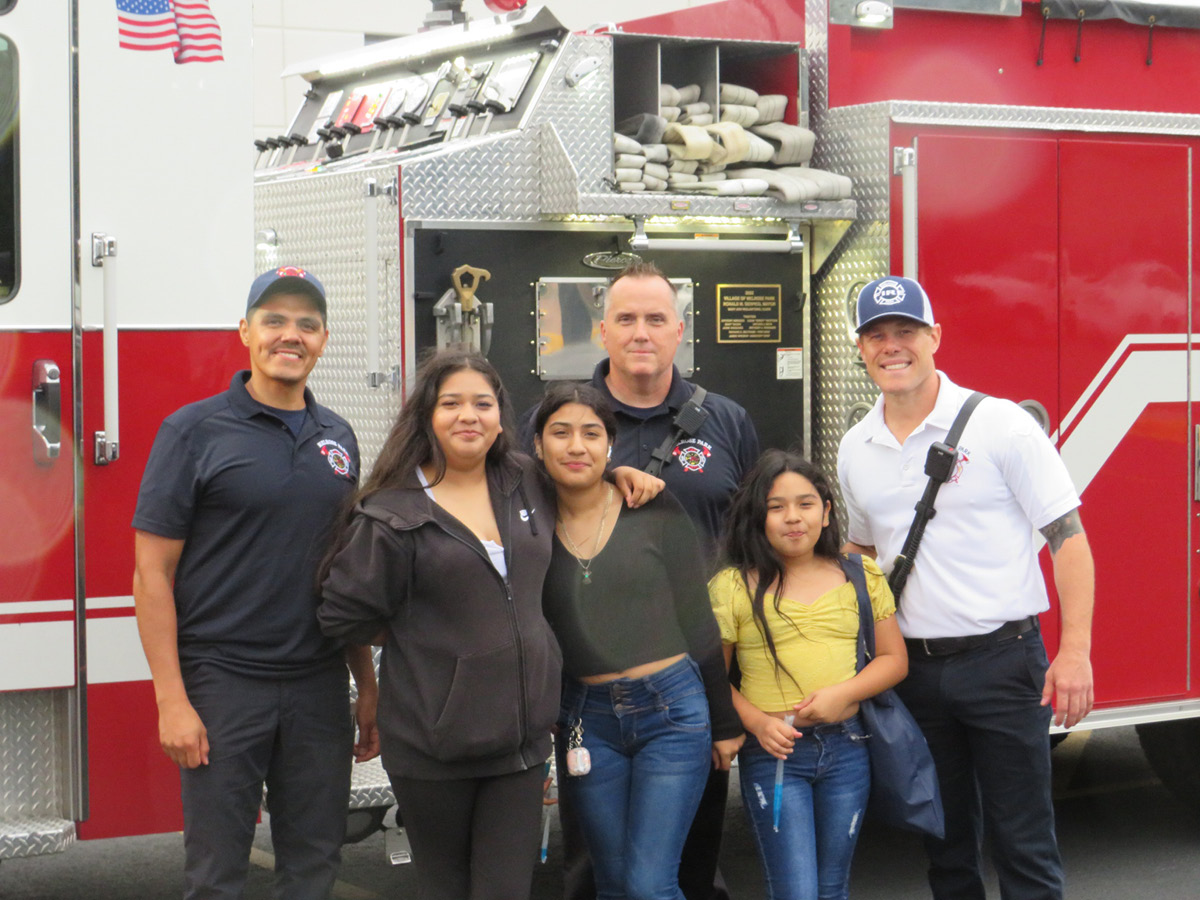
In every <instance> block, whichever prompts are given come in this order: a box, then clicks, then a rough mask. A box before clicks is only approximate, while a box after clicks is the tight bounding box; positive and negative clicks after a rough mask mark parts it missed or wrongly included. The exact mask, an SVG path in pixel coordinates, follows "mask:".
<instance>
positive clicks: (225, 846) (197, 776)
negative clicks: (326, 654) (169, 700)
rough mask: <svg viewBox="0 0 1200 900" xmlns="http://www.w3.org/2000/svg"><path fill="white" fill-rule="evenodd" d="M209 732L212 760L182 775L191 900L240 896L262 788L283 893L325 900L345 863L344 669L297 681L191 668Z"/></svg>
mask: <svg viewBox="0 0 1200 900" xmlns="http://www.w3.org/2000/svg"><path fill="white" fill-rule="evenodd" d="M184 684H185V685H186V687H187V692H188V698H189V699H190V700H191V703H192V706H194V707H195V709H196V712H197V713H198V714H199V716H200V719H201V721H203V722H204V727H205V728H206V729H207V731H208V744H209V763H208V765H206V766H199V767H198V768H195V769H181V770H180V780H181V784H182V793H183V822H184V825H183V841H184V849H185V854H186V862H185V867H184V897H185V900H226V898H228V900H236V898H240V897H241V896H242V888H243V886H244V884H245V881H246V873H247V870H248V868H249V864H250V848H251V844H252V843H253V840H254V828H255V823H256V821H257V818H258V810H259V806H260V805H261V803H262V797H263V785H264V784H266V786H267V800H268V804H269V806H270V813H271V843H272V847H273V850H274V853H275V895H276V897H279V898H281V900H324V898H327V897H328V896H329V894H330V891H331V890H332V889H333V883H334V880H335V879H336V877H337V869H338V864H339V862H340V861H341V846H342V839H343V837H344V836H345V832H346V810H347V804H348V801H349V797H350V766H351V761H352V758H353V747H354V726H353V721H352V718H351V715H350V694H349V681H348V673H347V670H346V667H345V666H344V665H342V664H340V663H339V664H337V665H335V666H330V667H326V668H323V669H321V670H320V671H317V672H314V673H312V674H309V675H305V676H302V677H299V678H286V679H272V678H256V677H247V676H244V675H237V674H234V673H231V672H227V671H224V670H222V669H219V668H217V667H216V666H213V665H208V664H200V665H197V666H189V667H187V668H186V669H185V671H184Z"/></svg>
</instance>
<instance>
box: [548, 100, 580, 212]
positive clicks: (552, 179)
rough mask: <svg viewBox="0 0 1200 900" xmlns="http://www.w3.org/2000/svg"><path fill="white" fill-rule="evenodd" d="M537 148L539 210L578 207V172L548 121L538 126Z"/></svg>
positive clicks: (571, 209) (556, 131)
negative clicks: (540, 207) (539, 186)
mask: <svg viewBox="0 0 1200 900" xmlns="http://www.w3.org/2000/svg"><path fill="white" fill-rule="evenodd" d="M538 151H539V158H540V161H541V172H542V174H541V179H542V198H541V205H542V212H543V213H545V214H547V215H553V214H555V213H560V214H567V215H569V214H571V213H574V212H575V211H576V210H578V209H579V205H580V204H579V173H578V172H576V171H575V166H574V165H573V164H572V163H571V157H570V156H568V155H567V148H566V147H565V146H564V145H563V142H562V138H560V137H559V135H558V129H557V128H555V127H554V124H553V123H552V122H543V123H542V124H541V125H540V126H538Z"/></svg>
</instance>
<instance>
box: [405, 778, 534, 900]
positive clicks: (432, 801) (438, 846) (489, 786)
mask: <svg viewBox="0 0 1200 900" xmlns="http://www.w3.org/2000/svg"><path fill="white" fill-rule="evenodd" d="M388 777H389V778H390V779H391V781H392V790H393V791H395V794H396V805H397V807H398V809H399V813H400V818H401V819H402V820H403V821H404V827H405V828H406V829H407V830H408V839H409V842H410V843H411V844H412V851H413V867H414V868H415V870H416V873H417V900H527V898H528V897H529V891H530V886H531V884H532V882H533V866H534V862H535V861H536V859H537V853H538V844H539V843H540V841H541V836H542V834H541V822H542V783H543V781H544V779H545V774H544V770H543V768H542V767H541V766H534V767H533V768H531V769H526V770H525V771H523V772H515V773H513V774H511V775H497V776H494V777H491V778H463V779H452V780H449V781H426V780H422V779H416V778H400V777H398V776H396V775H394V774H392V773H389V776H388Z"/></svg>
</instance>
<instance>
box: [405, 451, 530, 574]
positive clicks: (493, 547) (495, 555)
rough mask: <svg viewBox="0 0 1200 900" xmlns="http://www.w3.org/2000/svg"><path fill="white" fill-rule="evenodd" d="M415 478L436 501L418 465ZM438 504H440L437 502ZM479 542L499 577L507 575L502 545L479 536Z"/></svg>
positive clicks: (435, 501)
mask: <svg viewBox="0 0 1200 900" xmlns="http://www.w3.org/2000/svg"><path fill="white" fill-rule="evenodd" d="M417 478H418V479H420V481H421V487H423V488H424V489H425V493H426V494H428V495H429V499H430V500H432V501H433V502H434V503H437V502H438V501H437V497H435V496H433V488H431V487H430V486H429V479H428V478H426V477H425V472H424V471H423V470H422V469H421V467H420V466H417ZM438 506H441V504H440V503H438ZM475 536H476V537H477V538H479V543H481V544H483V549H484V550H486V551H487V555H488V559H490V560H491V561H492V565H493V566H495V567H496V571H497V572H499V573H500V577H501V578H507V577H508V563H506V562H505V561H504V547H503V546H501V545H500V544H497V543H496V542H495V541H489V540H486V539H485V538H481V537H479V535H475Z"/></svg>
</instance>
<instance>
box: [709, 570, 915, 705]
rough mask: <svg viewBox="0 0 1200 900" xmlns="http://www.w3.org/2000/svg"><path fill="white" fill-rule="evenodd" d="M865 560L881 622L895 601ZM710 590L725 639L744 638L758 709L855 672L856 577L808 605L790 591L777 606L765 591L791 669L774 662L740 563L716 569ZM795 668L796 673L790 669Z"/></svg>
mask: <svg viewBox="0 0 1200 900" xmlns="http://www.w3.org/2000/svg"><path fill="white" fill-rule="evenodd" d="M863 567H864V569H865V570H866V575H867V593H868V594H869V595H870V598H871V610H872V612H873V613H874V615H875V621H876V622H878V621H880V620H881V619H886V618H887V617H888V616H890V615H892V614H894V613H895V612H896V604H895V602H894V601H893V600H892V592H891V589H890V588H888V584H887V579H886V578H885V577H884V575H883V572H881V571H880V569H879V566H878V565H876V563H875V561H874V560H872V559H866V558H864V559H863ZM708 595H709V599H710V600H711V601H712V607H713V614H714V615H715V616H716V618H717V624H718V625H719V626H720V629H721V641H722V642H723V643H726V644H735V645H736V646H737V658H738V665H739V666H740V667H741V670H742V685H741V692H742V695H743V696H744V697H745V698H746V699H747V700H749V701H750V702H751V703H753V704H754V705H755V706H757V707H758V708H759V709H761V710H763V711H765V712H781V711H786V710H789V709H791V708H792V706H793V705H795V704H796V703H799V702H800V701H801V700H803V699H804V698H805V697H806V696H807V695H808V694H810V693H811V692H813V691H815V690H818V689H819V688H823V687H827V686H828V685H831V684H838V683H840V682H843V681H846V680H847V679H849V678H853V677H854V674H855V671H856V665H857V647H858V598H857V597H856V596H855V594H854V585H852V584H850V583H849V582H846V583H845V584H843V585H841V586H840V587H837V588H834V589H833V590H831V591H828V592H827V593H825V594H822V595H821V596H820V597H818V598H817V599H816V600H815V601H813V602H812V603H811V604H810V605H808V606H805V605H804V604H802V603H797V602H795V601H793V600H789V599H788V598H787V597H783V598H781V599H780V600H779V609H778V610H776V608H775V597H774V595H773V594H771V593H768V594H767V595H766V597H764V599H763V612H764V615H765V616H766V620H767V627H768V628H770V629H771V637H772V638H774V640H775V650H776V652H777V653H778V654H779V659H780V661H781V662H782V663H783V664H784V665H785V666H786V667H787V671H786V672H785V671H783V670H782V669H777V668H776V666H775V660H774V659H772V657H771V651H770V649H769V648H768V647H767V642H766V640H765V639H764V637H763V634H762V631H761V630H760V626H759V623H758V622H756V621H755V619H754V615H753V612H752V611H751V597H750V593H749V591H748V590H747V588H746V582H745V581H744V580H743V579H742V576H741V573H740V572H738V570H737V569H735V568H728V569H722V570H721V571H720V572H718V573H717V574H716V575H714V576H713V578H712V580H711V581H710V582H709V583H708ZM789 672H790V673H791V676H792V677H788V673H789ZM792 678H794V679H795V681H793V680H792Z"/></svg>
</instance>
